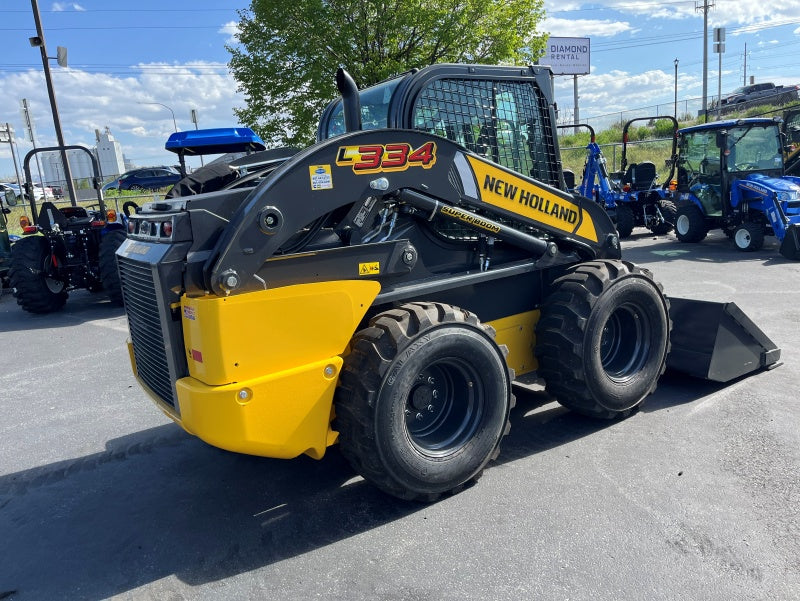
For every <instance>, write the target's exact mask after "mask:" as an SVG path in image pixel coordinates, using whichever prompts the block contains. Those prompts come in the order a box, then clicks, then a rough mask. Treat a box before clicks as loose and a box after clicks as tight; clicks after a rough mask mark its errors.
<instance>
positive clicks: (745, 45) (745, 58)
mask: <svg viewBox="0 0 800 601" xmlns="http://www.w3.org/2000/svg"><path fill="white" fill-rule="evenodd" d="M742 85H743V86H746V85H747V42H745V43H744V77H742Z"/></svg>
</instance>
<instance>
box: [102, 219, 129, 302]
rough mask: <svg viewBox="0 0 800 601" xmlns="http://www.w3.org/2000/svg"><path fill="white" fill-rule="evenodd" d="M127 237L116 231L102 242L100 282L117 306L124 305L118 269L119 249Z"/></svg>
mask: <svg viewBox="0 0 800 601" xmlns="http://www.w3.org/2000/svg"><path fill="white" fill-rule="evenodd" d="M125 238H127V235H126V234H125V232H124V231H123V230H120V229H116V230H111V231H110V232H108V233H106V234H105V235H104V236H103V238H102V239H101V240H100V249H99V251H98V263H99V268H100V280H101V281H102V282H103V288H104V289H105V291H106V294H108V298H109V299H110V300H111V302H112V303H114V304H115V305H120V306H121V305H122V283H121V282H120V279H119V269H117V256H116V253H117V249H118V248H119V247H120V246H121V245H122V243H123V242H125Z"/></svg>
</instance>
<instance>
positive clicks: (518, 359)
mask: <svg viewBox="0 0 800 601" xmlns="http://www.w3.org/2000/svg"><path fill="white" fill-rule="evenodd" d="M537 321H539V311H538V310H536V311H526V312H525V313H518V314H516V315H510V316H508V317H503V318H501V319H495V320H494V321H490V322H487V323H488V325H490V326H492V327H493V328H494V329H495V332H496V338H495V339H496V340H497V343H498V344H505V345H506V346H507V347H508V356H507V357H506V363H508V366H509V367H511V368H512V369H513V370H514V374H515V375H516V376H521V375H522V374H526V373H528V372H531V371H534V370H535V369H536V368H537V367H538V364H537V362H536V357H535V356H534V354H533V346H534V343H535V342H536V336H535V333H534V328H535V327H536V322H537Z"/></svg>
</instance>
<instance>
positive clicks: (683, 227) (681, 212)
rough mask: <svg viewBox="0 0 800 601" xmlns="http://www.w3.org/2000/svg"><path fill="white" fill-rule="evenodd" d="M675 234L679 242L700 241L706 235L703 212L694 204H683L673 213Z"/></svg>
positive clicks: (706, 228) (706, 229)
mask: <svg viewBox="0 0 800 601" xmlns="http://www.w3.org/2000/svg"><path fill="white" fill-rule="evenodd" d="M675 235H676V236H677V237H678V240H680V241H681V242H700V241H701V240H703V239H704V238H705V237H706V236H707V235H708V224H707V223H706V218H705V217H704V216H703V212H702V211H701V210H700V209H699V208H697V206H696V205H694V204H691V203H689V204H685V205H683V206H682V207H680V208H679V209H678V211H677V213H676V215H675Z"/></svg>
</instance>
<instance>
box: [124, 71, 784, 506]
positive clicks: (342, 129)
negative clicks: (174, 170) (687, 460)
mask: <svg viewBox="0 0 800 601" xmlns="http://www.w3.org/2000/svg"><path fill="white" fill-rule="evenodd" d="M337 85H338V88H339V90H340V92H341V98H340V99H337V100H335V101H333V102H332V103H331V104H330V105H329V106H328V107H327V108H326V110H325V111H324V112H323V114H322V116H321V119H320V123H319V128H318V135H317V138H318V140H317V142H316V143H315V144H314V145H312V146H310V147H309V148H306V149H304V150H302V151H300V152H299V153H297V154H295V155H294V156H293V157H292V158H290V159H288V160H286V161H285V162H283V163H282V164H281V165H280V166H279V167H277V168H276V169H274V171H272V172H271V173H270V174H269V175H268V176H267V177H266V178H265V179H264V180H263V181H262V182H261V183H260V184H259V185H258V186H257V187H255V188H235V189H229V190H220V191H214V192H209V193H204V194H197V195H190V196H184V197H178V198H174V199H168V200H164V201H161V202H153V203H149V204H146V205H144V206H143V207H142V208H141V210H140V212H138V213H136V214H135V215H133V216H132V217H131V223H132V225H131V227H130V229H129V235H128V239H127V240H126V241H125V242H124V243H123V244H122V246H121V247H120V249H119V250H118V252H117V259H118V263H119V268H120V274H121V281H122V289H123V295H124V299H125V308H126V311H127V314H128V323H129V327H130V342H129V351H130V357H131V361H132V366H133V369H134V372H135V374H136V377H137V378H138V381H139V382H140V384H141V385H142V386H143V387H144V389H145V390H146V391H147V392H148V393H149V395H150V396H151V397H152V398H153V400H154V401H155V402H156V404H157V405H158V407H160V408H161V409H162V410H163V411H164V412H165V413H166V414H167V415H168V416H169V417H171V418H172V419H173V420H175V421H176V422H177V423H179V424H180V425H181V426H182V427H183V428H184V429H185V430H186V431H187V432H189V433H191V434H194V435H196V436H198V437H200V438H201V439H202V440H204V441H206V442H208V443H210V444H212V445H215V446H217V447H220V448H223V449H228V450H231V451H236V452H241V453H249V454H254V455H261V456H267V457H280V458H292V457H296V456H298V455H301V454H306V455H309V456H311V457H314V458H321V457H322V456H323V455H324V453H325V452H326V449H327V448H328V447H329V446H330V445H332V444H335V443H338V444H339V446H340V448H341V452H342V454H343V455H344V456H345V457H346V458H347V459H348V460H349V462H350V463H351V464H352V466H353V467H354V468H355V469H356V470H357V471H358V472H359V473H360V474H362V475H363V476H364V478H366V479H367V480H369V481H370V482H372V483H373V484H375V485H376V486H377V487H379V488H380V489H382V490H383V491H385V492H387V493H389V494H391V495H394V496H396V497H399V498H402V499H413V500H421V501H433V500H435V499H437V498H438V497H440V496H441V495H442V494H445V493H454V492H457V491H459V490H461V489H462V488H463V487H464V486H466V485H468V484H470V483H472V482H474V481H475V480H477V479H478V477H479V476H480V474H481V473H482V471H483V469H484V468H485V467H486V465H487V463H488V462H489V461H491V460H492V459H493V458H495V457H496V456H497V455H498V453H499V447H500V442H501V439H502V438H503V436H504V435H505V434H506V433H507V432H508V431H509V427H510V426H509V416H510V411H511V408H512V407H513V406H514V402H515V397H514V388H515V386H514V385H532V383H537V382H538V383H544V386H545V388H546V390H547V392H548V393H549V394H550V395H552V396H553V397H554V398H556V399H557V400H558V401H559V402H560V403H562V404H563V405H565V406H566V407H569V408H570V409H573V410H574V411H577V412H579V413H582V414H585V415H588V416H593V417H597V418H603V419H616V418H622V417H625V416H627V415H629V414H631V413H632V412H633V411H635V410H636V408H637V407H638V406H639V405H640V404H641V403H642V401H643V400H644V398H645V397H646V396H647V395H649V394H650V393H651V392H653V390H654V389H655V387H656V384H657V382H658V379H659V376H660V375H661V374H662V372H663V371H664V370H665V367H666V366H667V361H668V355H669V358H670V361H674V362H676V364H677V365H679V366H680V365H681V364H686V363H692V362H693V358H692V357H688V356H687V355H686V352H687V351H695V350H696V349H695V347H696V346H697V345H696V344H695V341H694V340H692V339H691V335H690V334H689V336H688V338H689V340H688V342H684V346H683V347H681V346H680V345H678V344H675V342H674V337H675V332H676V331H678V330H681V326H680V324H679V323H677V320H675V319H672V318H671V317H670V315H671V313H670V301H669V300H668V299H667V298H666V297H665V295H664V294H663V292H662V287H661V285H660V284H658V283H657V282H656V281H655V280H654V279H653V277H652V275H651V273H650V272H649V271H647V270H646V269H642V268H640V267H637V266H636V265H634V264H632V263H630V262H628V261H624V260H622V258H621V253H620V246H619V238H618V236H617V233H616V230H615V229H614V225H613V223H612V222H611V220H610V219H609V217H608V215H607V214H606V213H605V211H604V210H603V209H602V207H600V206H599V205H598V204H597V203H595V202H594V201H592V200H589V199H586V198H582V197H580V196H576V195H573V194H571V193H570V192H568V191H567V190H566V186H565V183H564V178H563V174H562V170H561V161H560V155H559V149H558V145H557V136H556V131H557V130H556V126H555V113H554V106H553V99H552V97H551V92H550V89H551V86H550V71H549V69H547V68H544V67H529V68H520V67H493V66H478V65H436V66H430V67H427V68H424V69H421V70H414V71H412V72H409V73H406V74H403V75H401V76H399V77H396V78H393V79H390V80H388V81H385V82H382V83H380V84H377V85H375V86H372V87H370V88H366V89H364V90H361V91H358V89H357V87H356V85H355V83H354V82H353V80H352V78H350V76H349V75H347V73H346V72H345V71H343V70H339V72H337ZM687 306H688V309H689V310H690V311H694V315H695V317H696V318H698V319H700V320H701V321H704V322H705V321H710V320H712V319H713V320H716V321H715V323H716V325H717V327H716V329H715V330H714V331H713V332H711V333H710V334H709V335H710V336H711V337H713V338H714V340H711V341H710V344H708V345H705V346H704V347H703V349H702V350H703V353H702V354H701V357H700V358H701V359H705V360H706V365H701V366H700V367H698V368H696V369H695V372H696V374H694V375H700V376H703V377H710V378H719V379H730V378H736V377H740V376H742V375H745V374H748V373H751V372H753V371H756V370H759V369H763V368H766V367H769V366H772V365H775V364H776V363H777V360H778V356H779V354H780V351H779V350H778V349H776V348H775V347H774V345H773V344H772V343H771V342H770V341H769V339H768V338H767V337H766V336H764V335H763V333H761V332H760V331H758V329H757V328H756V327H755V325H753V324H751V323H746V322H745V321H744V320H738V321H737V320H735V319H732V318H729V315H728V314H729V313H730V310H729V309H730V308H729V307H722V308H721V307H720V306H719V304H718V303H708V304H703V303H697V302H695V301H688V300H687V301H685V304H684V306H683V309H684V310H686V307H687ZM710 328H711V324H708V325H707V329H706V330H704V331H710ZM671 332H672V334H671ZM671 335H672V337H673V343H672V345H671V347H670V339H671V338H670V337H671ZM743 338H746V339H747V340H748V341H749V340H756V342H755V343H753V344H747V345H745V344H743V343H741V339H743ZM717 340H720V341H721V342H722V344H720V345H715V344H714V343H715V342H716V341H717ZM731 347H732V348H731ZM670 348H671V351H670ZM720 352H724V353H725V363H726V369H725V370H723V371H719V370H716V369H712V366H714V365H716V362H715V361H713V359H714V357H715V356H718V355H719V354H720Z"/></svg>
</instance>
